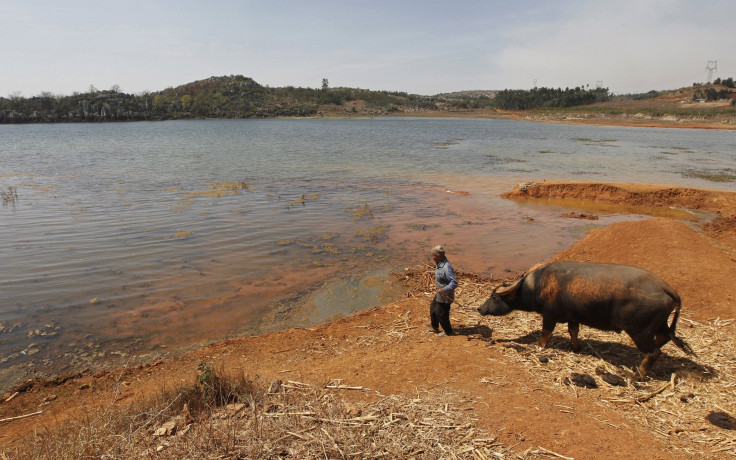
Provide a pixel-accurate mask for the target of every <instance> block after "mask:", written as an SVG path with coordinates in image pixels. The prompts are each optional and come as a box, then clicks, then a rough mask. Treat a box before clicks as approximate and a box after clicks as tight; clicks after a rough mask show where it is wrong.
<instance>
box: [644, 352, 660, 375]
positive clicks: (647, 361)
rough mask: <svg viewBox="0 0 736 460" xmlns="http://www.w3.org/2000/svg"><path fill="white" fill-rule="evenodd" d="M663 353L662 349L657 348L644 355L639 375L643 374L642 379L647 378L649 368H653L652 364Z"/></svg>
mask: <svg viewBox="0 0 736 460" xmlns="http://www.w3.org/2000/svg"><path fill="white" fill-rule="evenodd" d="M661 354H662V350H660V349H659V348H657V349H656V350H654V351H653V352H651V353H647V354H646V355H644V361H642V362H641V365H640V366H639V375H641V378H642V379H645V378H646V377H647V374H648V373H649V369H651V368H652V364H654V361H656V360H657V358H659V356H660V355H661Z"/></svg>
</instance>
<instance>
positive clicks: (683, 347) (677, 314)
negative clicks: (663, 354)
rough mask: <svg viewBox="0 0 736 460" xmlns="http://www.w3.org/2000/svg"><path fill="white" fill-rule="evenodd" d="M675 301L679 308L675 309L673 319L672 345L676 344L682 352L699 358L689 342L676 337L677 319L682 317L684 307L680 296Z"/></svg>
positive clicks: (671, 327)
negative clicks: (681, 308)
mask: <svg viewBox="0 0 736 460" xmlns="http://www.w3.org/2000/svg"><path fill="white" fill-rule="evenodd" d="M674 300H675V302H677V306H676V307H675V316H674V317H673V318H672V324H670V339H671V340H672V343H674V344H675V345H676V346H677V348H679V349H680V350H682V351H684V352H685V353H687V354H689V355H693V356H697V355H696V354H695V351H694V350H693V349H692V348H691V347H690V345H688V344H687V342H685V341H684V340H683V339H681V338H680V337H677V336H676V335H675V328H677V318H679V317H680V307H681V306H682V302H681V301H680V298H679V296H678V297H676V298H675V299H674Z"/></svg>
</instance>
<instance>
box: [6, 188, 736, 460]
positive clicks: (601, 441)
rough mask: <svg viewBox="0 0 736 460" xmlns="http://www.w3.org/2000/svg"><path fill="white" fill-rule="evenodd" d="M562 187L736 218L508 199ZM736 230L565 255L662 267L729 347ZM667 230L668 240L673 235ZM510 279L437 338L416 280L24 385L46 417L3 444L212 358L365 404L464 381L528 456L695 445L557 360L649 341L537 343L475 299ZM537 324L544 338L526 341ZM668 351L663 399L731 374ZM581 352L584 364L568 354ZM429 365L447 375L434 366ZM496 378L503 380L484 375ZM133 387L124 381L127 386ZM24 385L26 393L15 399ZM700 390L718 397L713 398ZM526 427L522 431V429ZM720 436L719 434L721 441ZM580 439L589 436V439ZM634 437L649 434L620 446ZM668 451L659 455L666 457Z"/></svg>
mask: <svg viewBox="0 0 736 460" xmlns="http://www.w3.org/2000/svg"><path fill="white" fill-rule="evenodd" d="M550 194H552V195H554V196H558V197H561V198H572V199H576V198H578V197H579V196H581V194H585V196H586V197H587V198H586V199H589V200H599V201H604V202H636V203H639V202H647V204H648V205H652V206H678V207H691V208H692V209H705V210H709V211H714V212H716V213H717V214H718V216H719V218H721V219H733V218H734V216H736V192H728V191H713V190H702V189H689V188H684V187H673V186H666V185H649V184H622V183H616V184H613V183H597V182H570V181H555V182H535V183H531V184H526V186H525V187H520V186H517V187H516V188H515V189H514V190H513V191H510V192H508V193H507V194H506V195H508V197H509V198H514V199H526V198H534V197H536V196H550ZM735 234H736V228H733V227H727V228H725V229H724V228H717V227H716V226H711V227H709V226H708V225H706V226H705V227H704V228H703V229H702V230H701V231H699V232H696V231H695V230H692V229H690V228H689V227H688V226H687V225H685V224H682V223H681V222H679V221H676V220H674V219H670V218H664V217H656V218H650V219H647V220H645V221H640V222H622V223H619V224H612V225H609V226H607V227H603V228H601V229H598V230H593V231H591V232H589V233H588V234H587V235H586V236H584V237H583V238H582V239H581V240H580V241H578V242H577V243H575V244H573V245H572V246H571V247H569V248H566V249H564V250H562V251H560V252H559V253H558V254H557V255H556V256H555V257H554V258H553V259H561V258H565V259H570V260H590V261H601V262H614V263H627V264H632V265H640V266H643V267H644V268H647V269H650V270H652V271H654V272H655V273H657V274H658V275H659V276H661V277H662V278H663V279H665V280H666V281H667V282H669V283H671V284H672V285H673V287H675V288H676V289H677V290H678V291H679V292H680V293H681V295H682V297H683V299H684V305H685V307H684V309H683V318H682V319H681V323H680V325H679V328H678V335H682V334H685V336H686V337H687V336H691V337H692V335H693V334H696V335H697V334H707V333H708V331H710V329H708V327H712V328H715V329H713V331H714V332H712V333H713V334H715V333H716V332H718V333H720V332H723V333H727V334H730V337H731V338H730V342H734V339H733V336H734V334H733V332H734V329H736V322H734V321H731V320H732V319H733V318H734V317H736V312H735V311H734V308H733V303H732V302H733V301H734V300H735V299H736V286H733V283H732V281H731V280H732V279H733V276H736V259H734V257H733V255H729V252H727V251H724V249H723V248H726V249H728V250H729V251H731V254H732V252H733V251H734V250H736V238H734V235H735ZM663 235H666V236H667V237H666V238H663ZM715 243H717V244H715ZM719 246H722V247H723V248H722V247H719ZM408 277H409V274H408V272H407V278H408ZM498 281H499V280H496V281H489V280H476V279H475V278H473V277H472V276H471V277H465V278H463V283H464V284H465V286H462V285H461V287H464V290H463V291H462V292H458V299H459V300H460V303H461V304H462V305H463V306H462V307H461V306H460V305H457V306H454V307H453V310H452V311H453V316H452V321H453V324H457V325H458V329H459V330H460V331H461V333H460V334H459V335H458V336H457V337H446V338H442V337H437V336H434V335H432V334H430V335H427V334H426V328H425V327H424V323H425V322H426V319H425V315H426V307H427V305H425V304H427V298H426V296H425V295H424V293H423V291H422V289H421V286H415V287H414V288H413V289H410V290H409V291H408V295H409V296H408V298H407V299H405V300H401V301H398V302H394V303H391V304H388V305H383V306H380V307H374V308H371V309H368V310H364V311H360V312H357V313H355V314H354V315H351V316H349V317H346V318H342V319H338V320H335V321H330V322H324V323H320V324H316V325H313V326H307V327H297V328H289V329H286V330H281V331H276V332H269V333H265V334H261V335H258V336H252V337H237V338H232V339H226V340H222V341H217V342H214V343H211V344H208V345H206V346H203V347H201V348H197V349H194V350H189V351H186V352H182V353H181V354H177V353H174V354H171V355H169V356H167V357H166V358H164V359H163V360H158V361H156V362H154V363H149V364H147V365H142V366H137V367H135V368H121V369H116V370H113V371H97V372H95V371H94V370H92V371H90V372H88V373H82V374H78V375H75V376H67V377H59V378H57V379H55V380H46V381H41V380H37V381H30V382H25V383H22V384H21V385H20V386H16V387H14V388H13V389H11V390H10V391H9V392H7V393H6V394H5V395H3V397H2V398H0V419H3V418H8V417H14V416H18V415H21V414H27V413H31V412H34V411H37V410H39V409H41V410H43V411H44V414H41V415H39V416H37V417H35V418H29V419H22V420H17V421H13V422H11V423H10V424H5V425H0V426H2V428H3V430H4V433H3V434H2V435H0V443H1V444H5V443H6V442H7V443H12V442H16V441H17V440H18V438H19V437H21V436H23V435H24V434H28V433H30V432H31V431H32V430H33V429H35V427H37V426H39V425H42V426H43V425H46V426H49V425H53V424H54V423H60V422H63V421H65V420H69V419H73V418H75V416H77V415H79V414H81V413H83V411H84V410H85V409H89V408H93V407H97V406H98V405H100V404H102V405H104V404H107V403H109V401H110V399H111V398H112V400H113V402H114V403H115V404H131V403H133V402H135V401H138V400H142V399H145V398H149V397H151V396H152V395H155V394H157V393H158V392H159V391H160V389H161V388H163V387H166V386H167V385H171V384H172V382H179V381H182V382H184V381H192V380H193V379H194V378H195V377H196V373H197V371H196V369H197V365H198V363H201V362H213V363H217V364H218V365H222V366H223V367H225V368H227V369H233V370H237V369H240V370H241V371H242V372H243V373H244V374H245V375H248V376H258V378H260V379H264V380H265V381H268V380H269V379H271V380H274V379H284V380H285V379H291V380H294V381H299V382H305V383H308V384H313V385H324V382H326V381H329V380H330V379H340V380H342V381H344V383H345V384H346V385H350V386H354V387H356V388H357V387H361V388H370V389H371V392H365V394H362V395H360V397H358V398H357V401H358V403H361V402H362V403H364V404H368V403H369V402H370V401H372V400H374V398H377V397H380V396H383V395H388V394H407V393H409V394H411V392H412V391H414V390H416V391H419V390H420V389H421V390H425V389H428V388H436V387H438V386H439V387H441V388H445V389H452V390H453V391H455V392H461V393H462V394H466V395H468V397H472V398H474V400H476V401H478V404H481V406H482V407H483V410H479V409H480V407H479V408H478V409H477V410H478V412H474V414H475V415H476V417H477V418H478V422H477V424H478V426H479V428H481V429H485V430H488V431H491V432H494V430H498V429H499V428H504V430H502V431H498V437H499V439H500V440H502V441H503V442H504V444H505V445H508V446H511V445H515V444H518V445H520V447H519V449H521V450H520V452H523V451H524V449H526V448H527V447H528V448H533V447H534V446H535V445H543V444H544V445H547V446H548V448H550V449H552V450H554V451H555V452H562V453H563V454H565V455H570V456H575V457H581V458H591V456H595V453H596V452H598V453H599V452H601V451H604V450H602V449H606V450H607V451H610V452H612V453H615V454H616V455H619V456H622V457H623V458H631V457H632V456H633V455H635V454H638V453H641V451H640V450H638V449H648V450H647V451H645V453H644V454H643V456H650V455H654V457H655V458H656V457H657V456H658V455H660V454H661V453H667V454H668V455H669V456H671V457H672V458H687V457H688V456H687V455H686V453H685V452H684V451H682V450H677V449H675V448H673V447H672V442H673V441H677V442H676V443H675V444H677V443H680V444H682V442H683V441H682V439H683V438H685V440H687V439H689V438H688V436H691V435H688V434H685V435H682V436H679V437H678V438H677V439H676V440H670V442H665V441H663V440H662V439H661V438H658V437H657V436H656V435H655V433H652V432H651V430H646V429H645V428H642V427H638V426H635V425H632V424H631V423H629V422H627V420H628V418H629V417H630V416H631V411H632V410H644V411H646V410H647V407H645V405H644V404H640V406H642V407H644V409H641V408H638V407H634V408H632V409H626V410H620V409H619V408H618V407H610V408H607V409H602V408H601V403H600V396H599V394H601V392H603V391H604V389H605V388H606V387H603V389H601V390H600V391H599V392H597V393H596V392H593V391H592V390H591V391H587V390H585V391H584V390H580V389H577V390H574V395H573V392H572V391H573V390H570V389H569V388H572V387H567V386H565V385H563V384H561V383H559V382H558V381H556V380H554V379H552V377H551V376H550V375H548V374H549V372H550V369H557V368H558V367H559V366H560V364H561V363H567V364H565V365H567V366H573V369H576V367H585V366H592V368H595V367H596V366H600V365H601V363H602V365H604V366H606V367H608V368H609V369H612V370H613V369H620V368H623V367H631V366H630V365H631V364H638V361H639V357H638V354H637V352H636V350H633V352H632V351H631V347H632V345H631V342H630V340H629V339H628V337H627V336H626V335H625V334H618V335H615V336H614V337H611V335H610V334H609V335H605V336H602V337H603V338H596V339H595V340H591V339H590V337H591V334H594V333H593V332H592V330H591V329H590V328H585V329H584V331H583V334H584V335H583V337H582V338H583V340H587V341H588V343H591V344H592V346H593V347H595V348H594V351H595V350H600V351H596V353H583V354H581V355H577V354H573V353H572V352H571V351H570V350H569V346H568V342H569V341H568V340H567V337H566V333H565V331H564V329H565V328H564V327H562V326H559V327H558V328H557V329H556V331H555V335H554V339H553V346H552V348H551V349H548V350H546V351H539V350H535V349H534V347H533V343H534V342H533V338H534V337H535V336H536V333H537V332H538V329H539V328H540V327H541V323H540V321H541V320H540V319H539V318H538V317H534V316H530V315H529V316H524V315H516V316H515V317H514V318H505V319H492V320H491V319H486V318H480V317H479V316H477V314H475V313H474V311H473V309H472V308H471V307H473V306H475V304H476V303H477V302H479V301H480V300H482V297H483V295H485V294H487V292H488V291H489V289H490V288H491V287H492V285H493V284H494V283H497V282H498ZM471 287H472V288H473V289H471ZM471 291H472V292H471ZM714 318H718V319H716V320H714ZM520 321H523V322H520ZM526 321H528V324H526ZM719 321H726V322H725V323H724V324H725V325H724V326H718V324H719ZM728 321H731V322H728ZM474 324H475V325H474ZM480 324H484V327H486V329H487V330H488V332H482V333H479V332H477V331H478V330H480V329H477V328H478V327H479V326H478V325H480ZM688 326H689V328H688ZM526 328H528V330H527V329H526ZM524 333H527V335H528V336H529V337H531V338H530V339H528V340H527V339H526V338H525V337H527V336H524ZM484 334H487V336H486V335H484ZM478 335H480V337H478ZM520 335H521V337H519V336H520ZM594 336H595V337H599V336H598V335H594ZM491 337H493V339H491ZM719 337H720V336H719ZM614 339H615V340H617V341H620V342H621V345H618V348H616V349H614V350H618V351H614V352H611V351H610V350H608V348H607V344H609V343H610V342H611V341H612V340H614ZM691 340H693V339H692V338H691ZM726 340H729V339H726ZM730 345H733V343H730ZM699 346H700V347H701V349H699V350H698V351H699V354H701V355H702V353H700V352H702V351H704V349H705V348H707V346H710V345H707V346H706V345H705V344H699ZM713 346H715V344H714V345H713ZM731 350H732V349H731V348H730V347H726V348H725V349H721V353H726V355H728V356H731V357H732V358H733V355H731ZM622 351H625V353H623V355H622V356H624V358H621V357H619V353H621V352H622ZM663 351H664V353H665V355H666V356H665V357H663V358H661V360H660V361H659V362H658V363H657V365H655V368H654V369H653V370H654V377H653V380H652V382H651V385H649V386H647V385H644V387H643V390H642V391H653V390H651V389H650V388H654V387H657V386H661V384H662V382H663V380H668V379H669V374H670V372H673V373H677V374H678V378H679V379H684V383H683V382H679V383H678V387H677V389H676V393H675V394H676V395H677V398H671V399H662V400H661V403H662V404H665V403H667V402H670V403H673V401H674V402H677V401H679V399H678V398H679V396H680V395H679V392H682V391H684V392H688V391H696V390H690V388H691V386H690V385H689V384H688V382H689V381H688V379H689V378H690V379H693V385H700V386H707V385H715V384H716V383H717V381H719V378H718V373H717V372H716V374H715V375H716V376H715V377H713V376H711V377H705V376H704V375H705V374H703V375H701V374H700V372H701V370H699V369H700V368H699V367H697V366H696V364H697V363H695V364H694V363H693V362H692V361H687V360H685V358H681V357H680V355H679V353H678V352H677V351H676V348H675V347H673V346H671V345H670V346H665V347H664V349H663ZM601 353H602V354H603V355H605V356H609V354H610V357H609V358H606V359H603V360H600V361H599V360H598V357H597V356H596V355H600V354H601ZM707 355H708V353H707V352H706V353H705V355H704V356H703V357H702V358H700V360H704V359H707ZM479 356H480V357H481V358H480V359H479ZM484 357H488V359H485V358H484ZM539 357H547V358H548V359H549V360H551V361H550V362H551V364H549V365H545V366H546V367H545V368H544V369H542V368H541V367H540V364H539V360H538V358H539ZM531 358H534V359H531ZM572 359H576V360H577V361H569V362H568V361H567V360H572ZM580 360H582V361H583V362H581V361H580ZM695 361H698V360H695ZM563 367H564V366H563ZM427 369H435V370H437V371H438V372H429V373H428V372H427ZM709 372H710V371H709ZM696 377H697V378H696ZM728 378H729V377H728V376H727V375H724V377H723V379H724V380H727V379H728ZM483 379H485V382H488V381H490V382H492V383H490V384H489V383H484V380H483ZM507 379H509V380H507ZM120 382H123V384H122V386H121V384H120ZM512 382H513V383H512ZM517 385H522V386H525V387H527V388H534V389H535V391H534V392H519V391H518V387H517ZM719 388H720V387H719ZM489 390H490V391H489ZM373 391H375V392H376V393H377V394H378V396H377V395H376V394H374V393H373ZM612 391H614V390H612ZM615 391H618V392H624V394H625V395H628V394H629V393H627V392H635V391H638V390H636V385H634V384H633V383H632V384H630V386H628V387H626V388H624V389H621V390H615ZM704 391H705V392H708V391H710V390H708V389H705V390H704ZM14 393H17V394H16V395H15V396H13V395H14ZM118 393H119V394H118ZM605 394H606V393H604V397H606V398H608V399H611V398H616V397H617V396H616V395H615V392H614V393H612V394H611V395H609V396H605ZM634 394H636V393H634ZM698 394H699V395H700V397H701V398H705V394H701V393H698ZM52 397H53V398H52ZM9 398H10V399H9ZM49 398H52V399H49ZM618 398H621V396H618ZM553 403H559V404H561V405H563V406H565V407H569V408H570V409H569V410H568V412H571V413H575V414H580V415H581V417H572V418H571V417H570V416H569V414H567V413H565V412H561V411H560V410H559V409H555V405H556V404H553ZM715 403H717V404H719V405H720V406H721V407H725V409H726V410H730V411H731V412H732V413H733V412H734V411H733V409H734V402H733V401H732V402H731V403H727V402H723V401H718V400H715V402H714V404H715ZM535 407H537V408H540V407H541V408H542V411H543V412H542V413H543V414H544V415H543V416H540V414H539V413H538V412H537V411H538V410H539V409H537V410H534V408H535ZM677 407H678V408H677V409H673V408H671V409H668V410H679V411H685V410H686V409H685V408H684V406H682V407H681V406H677ZM587 413H590V414H593V415H597V416H598V417H603V418H604V419H605V420H607V421H608V422H609V424H613V425H615V426H617V429H616V430H611V429H610V427H609V426H606V425H605V424H598V423H592V424H591V423H590V422H589V420H588V418H589V417H587V416H582V414H587ZM645 413H646V412H645ZM705 415H707V414H704V415H703V416H705ZM593 418H594V419H595V418H596V417H593ZM529 422H531V424H530V423H529ZM682 423H685V424H692V426H696V425H697V423H698V420H691V419H690V418H688V419H687V421H686V422H682ZM566 425H569V431H568V429H565V430H563V432H561V433H559V434H558V436H555V438H554V439H549V436H548V434H549V433H550V432H552V431H555V430H560V427H562V426H566ZM687 426H690V425H687ZM661 429H665V428H661ZM709 429H710V430H717V428H709ZM550 430H552V431H550ZM520 433H523V436H522V437H521V438H520V437H519V436H520ZM693 433H697V432H695V431H694V432H693ZM719 433H720V432H718V431H716V432H715V433H714V436H715V435H717V434H719ZM580 435H583V437H584V438H585V439H588V440H589V441H590V442H589V443H579V442H578V441H576V439H578V438H579V436H580ZM692 436H695V434H693V435H692ZM623 439H627V440H632V439H633V440H636V442H635V443H621V440H623ZM693 442H694V441H693ZM545 443H550V444H545ZM680 444H677V445H680ZM642 446H648V447H642ZM655 452H659V453H660V454H656V455H655V454H654V453H655Z"/></svg>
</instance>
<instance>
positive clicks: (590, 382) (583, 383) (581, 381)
mask: <svg viewBox="0 0 736 460" xmlns="http://www.w3.org/2000/svg"><path fill="white" fill-rule="evenodd" d="M570 377H571V381H572V383H573V384H574V385H575V386H579V387H582V388H598V384H597V383H595V379H594V378H593V377H591V376H590V375H588V374H578V373H576V372H573V373H572V375H571V376H570Z"/></svg>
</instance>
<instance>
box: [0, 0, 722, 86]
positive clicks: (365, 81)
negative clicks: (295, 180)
mask: <svg viewBox="0 0 736 460" xmlns="http://www.w3.org/2000/svg"><path fill="white" fill-rule="evenodd" d="M735 8H736V4H735V3H734V2H733V1H730V0H692V1H691V0H651V1H649V0H620V1H619V0H616V1H614V0H609V1H604V0H600V1H595V0H589V1H582V0H581V1H568V0H514V1H511V0H509V1H490V0H489V1H476V0H453V1H447V0H446V1H435V0H407V1H404V0H386V1H384V0H366V1H350V0H335V1H330V0H326V1H321V0H311V1H310V0H288V1H286V0H285V1H279V0H257V1H250V0H242V1H236V0H222V1H217V0H212V1H203V0H161V1H157V0H145V1H138V0H127V1H114V2H113V1H107V0H93V1H77V0H67V1H60V0H0V96H4V97H7V96H8V95H10V94H18V93H20V95H22V96H25V97H30V96H35V95H37V94H39V93H41V92H42V91H50V92H52V93H54V94H71V93H72V92H74V91H79V92H85V91H87V90H88V89H89V87H90V85H94V86H95V87H96V88H98V89H109V88H110V87H112V86H113V85H119V86H120V88H121V89H122V90H123V91H124V92H127V93H138V92H141V91H145V90H150V91H157V90H162V89H164V88H167V87H170V86H177V85H180V84H183V83H188V82H191V81H194V80H201V79H203V78H207V77H210V76H213V75H214V76H220V75H233V74H240V75H245V76H247V77H251V78H253V79H254V80H256V81H257V82H258V83H260V84H262V85H268V86H273V87H278V86H288V85H292V86H301V87H312V88H318V87H321V84H322V79H323V78H327V79H328V80H329V84H330V86H331V87H338V86H348V87H357V88H367V89H374V90H390V91H406V92H409V93H418V94H428V95H429V94H436V93H441V92H450V91H458V90H470V89H506V88H513V89H529V88H532V87H533V86H534V83H535V81H536V84H537V86H546V87H555V88H556V87H562V88H565V87H574V86H580V85H587V84H589V85H590V87H594V86H595V85H596V83H597V82H602V84H603V86H604V87H608V88H609V89H610V90H611V91H613V92H615V93H617V94H621V93H629V92H645V91H649V90H651V89H657V90H661V89H675V88H680V87H683V86H687V85H690V84H692V83H693V82H705V81H706V80H707V78H708V73H707V72H706V66H707V65H708V62H709V61H717V63H718V70H717V71H716V72H714V73H713V77H714V78H716V77H721V78H728V77H736V48H735V47H734V45H736V26H734V22H733V19H732V18H733V14H734V9H735Z"/></svg>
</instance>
